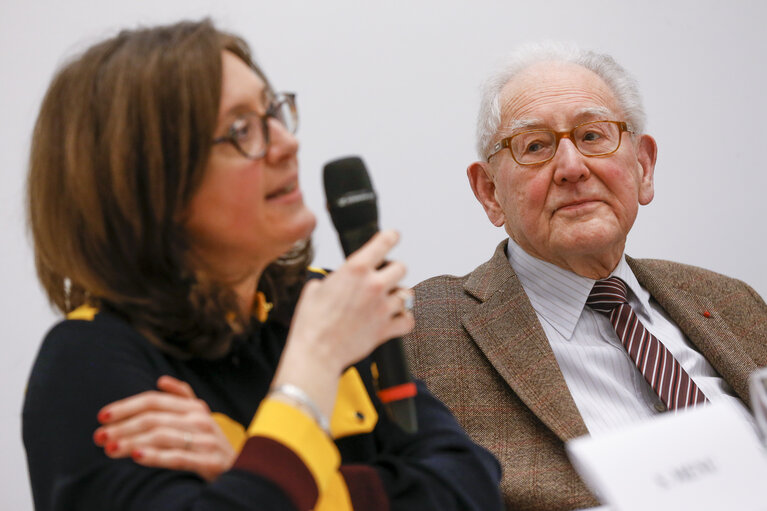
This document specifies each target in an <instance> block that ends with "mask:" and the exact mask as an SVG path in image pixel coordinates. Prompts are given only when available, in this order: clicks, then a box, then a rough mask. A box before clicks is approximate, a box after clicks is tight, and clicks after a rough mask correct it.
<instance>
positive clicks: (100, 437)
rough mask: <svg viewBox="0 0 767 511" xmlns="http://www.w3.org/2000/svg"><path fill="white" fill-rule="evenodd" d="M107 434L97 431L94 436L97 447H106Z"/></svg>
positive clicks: (101, 430)
mask: <svg viewBox="0 0 767 511" xmlns="http://www.w3.org/2000/svg"><path fill="white" fill-rule="evenodd" d="M107 436H108V435H107V432H106V431H104V430H103V429H100V430H97V431H96V432H95V433H94V434H93V441H94V442H95V443H96V445H104V442H106V441H107Z"/></svg>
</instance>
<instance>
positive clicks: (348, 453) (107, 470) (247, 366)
mask: <svg viewBox="0 0 767 511" xmlns="http://www.w3.org/2000/svg"><path fill="white" fill-rule="evenodd" d="M286 336H287V330H286V328H285V327H283V326H281V325H279V324H277V323H275V322H267V323H265V324H263V325H258V326H257V327H256V328H255V329H254V331H253V332H252V333H251V334H250V335H248V336H247V337H243V338H239V339H236V340H235V341H234V344H233V346H232V349H231V351H230V353H229V354H228V355H226V356H225V357H223V358H221V359H218V360H202V359H191V360H180V359H178V358H174V357H173V356H170V355H168V354H166V353H164V352H162V351H160V350H159V349H158V348H156V347H155V346H154V345H152V344H151V343H150V342H149V341H148V340H147V339H146V338H145V337H144V336H142V335H141V334H140V333H139V332H138V331H136V330H135V329H134V328H133V327H131V326H130V325H129V324H128V323H127V322H126V321H124V320H123V319H121V318H120V317H118V316H117V315H115V314H112V313H109V312H105V311H102V312H99V313H98V314H96V315H95V317H94V318H93V320H90V321H89V320H65V321H62V322H61V323H59V324H58V325H56V326H55V327H54V328H53V329H52V330H51V331H50V332H49V333H48V335H47V336H46V338H45V340H44V342H43V344H42V347H41V349H40V352H39V354H38V356H37V360H36V362H35V364H34V366H33V369H32V374H31V376H30V380H29V386H28V391H27V395H26V399H25V402H24V409H23V438H24V444H25V447H26V451H27V458H28V464H29V473H30V479H31V483H32V491H33V495H34V501H35V508H36V509H37V510H38V511H44V510H46V511H47V510H55V511H63V510H67V511H68V510H74V509H78V510H93V511H96V510H98V511H101V510H107V509H109V510H123V509H124V510H129V509H131V510H140V511H149V510H155V509H157V510H164V511H167V510H182V509H215V510H222V511H225V510H230V509H232V510H234V509H243V510H244V509H259V510H278V509H279V510H292V509H303V508H306V509H311V508H312V507H313V506H314V504H315V503H316V493H317V489H316V488H308V487H307V486H306V485H303V486H302V483H300V482H296V481H298V480H300V477H298V476H296V474H299V473H308V471H307V469H306V467H305V466H303V463H302V462H301V458H300V457H298V456H295V455H294V453H293V451H290V449H288V448H287V447H285V446H281V445H279V444H277V445H276V447H275V442H273V441H271V440H268V439H267V440H265V439H264V438H260V437H250V438H249V439H248V440H247V442H246V443H245V446H244V447H243V450H242V453H241V454H240V456H239V458H238V460H237V462H236V463H235V466H234V467H233V468H232V469H231V470H229V471H227V472H225V473H223V474H222V475H221V476H219V477H218V478H217V479H216V480H214V481H213V482H210V483H207V482H205V481H204V480H202V479H201V478H199V477H198V476H197V475H195V474H193V473H190V472H182V471H173V470H165V469H156V468H149V467H144V466H140V465H138V464H136V463H134V462H133V461H132V460H131V459H110V458H108V457H107V456H106V455H105V454H104V452H103V449H102V448H100V447H97V446H96V445H95V444H94V442H93V432H94V431H95V430H96V428H97V427H98V426H99V423H98V421H97V419H96V415H97V412H98V411H99V410H100V409H101V408H102V407H103V406H105V405H107V404H109V403H111V402H113V401H116V400H118V399H121V398H124V397H127V396H131V395H134V394H137V393H140V392H143V391H146V390H154V389H156V382H157V379H158V377H160V376H161V375H166V374H167V375H170V376H173V377H176V378H178V379H181V380H184V381H186V382H188V383H189V384H190V385H191V387H192V388H193V389H194V392H195V393H196V394H197V396H198V397H199V398H200V399H202V400H204V401H205V402H206V403H207V404H208V406H209V407H210V409H211V411H212V412H218V413H221V414H224V415H226V416H228V417H230V418H231V419H233V420H235V421H236V422H238V423H240V424H242V425H243V427H245V428H247V427H248V425H249V424H250V423H251V421H252V419H253V416H254V414H255V412H256V409H257V408H258V406H259V404H260V402H261V400H262V399H263V398H264V396H265V394H266V392H267V390H268V388H269V385H270V383H271V380H272V378H273V376H274V371H275V368H276V366H277V362H278V360H279V357H280V354H281V352H282V348H283V346H284V343H285V339H286ZM356 368H357V370H358V371H359V374H360V376H361V377H362V380H363V382H364V383H365V386H366V388H367V390H368V394H369V395H370V397H371V400H372V402H373V404H374V405H375V407H376V409H377V411H378V415H379V419H378V423H377V424H376V426H375V428H374V429H373V431H372V432H371V433H365V434H358V435H354V436H349V437H346V438H342V439H339V440H336V441H335V443H336V446H337V448H338V450H339V452H340V455H341V460H342V461H341V463H342V466H341V469H340V472H341V474H342V475H343V477H344V478H345V481H346V484H347V486H348V490H349V493H350V496H351V500H352V504H353V506H354V508H355V509H357V510H379V509H380V510H385V509H397V510H399V509H402V510H406V509H412V510H414V511H415V510H418V511H424V510H429V509H434V510H440V511H442V510H451V509H456V510H457V509H467V510H476V511H480V510H481V511H488V510H493V509H501V501H500V495H499V492H498V488H497V484H498V481H499V479H500V468H499V466H498V463H497V461H496V460H495V459H494V458H493V457H492V456H491V455H490V454H489V453H488V452H487V451H485V450H484V449H482V448H481V447H479V446H477V445H476V444H474V443H473V442H471V441H470V440H469V438H468V437H467V436H466V435H465V433H464V432H463V431H462V430H461V429H460V427H459V426H458V424H457V423H456V422H455V420H454V418H453V417H452V415H451V414H450V413H449V412H448V411H447V409H446V408H445V407H444V405H442V404H441V403H440V402H439V401H437V400H436V399H435V398H434V397H433V396H432V395H431V394H430V393H429V391H428V390H427V389H426V387H425V386H424V385H423V384H422V383H420V382H419V383H418V391H419V393H418V396H417V398H416V404H417V409H418V423H419V428H420V430H419V432H418V433H417V434H415V435H408V434H406V433H404V432H402V431H401V430H400V429H399V428H398V427H397V426H396V425H394V424H393V423H392V422H390V421H389V420H388V418H387V417H386V415H385V412H384V411H383V408H382V406H381V403H380V402H379V401H378V400H377V398H376V397H375V392H373V382H372V376H371V373H370V363H369V361H367V360H365V361H362V362H360V363H359V364H357V365H356ZM308 480H309V481H310V483H311V482H312V481H313V480H312V479H311V477H309V479H308ZM312 491H314V493H312ZM307 495H313V497H307ZM307 499H308V500H307Z"/></svg>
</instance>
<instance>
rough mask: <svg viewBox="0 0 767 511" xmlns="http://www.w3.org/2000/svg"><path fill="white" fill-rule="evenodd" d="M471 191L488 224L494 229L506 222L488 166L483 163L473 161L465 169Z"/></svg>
mask: <svg viewBox="0 0 767 511" xmlns="http://www.w3.org/2000/svg"><path fill="white" fill-rule="evenodd" d="M466 175H467V176H468V178H469V183H470V184H471V189H472V191H473V192H474V196H475V197H476V198H477V200H478V201H479V203H480V204H482V207H483V208H485V214H486V215H487V218H489V219H490V222H492V224H493V225H494V226H496V227H501V226H502V225H503V224H504V223H505V222H506V217H505V216H504V214H503V209H501V205H500V204H499V203H498V199H497V198H496V196H495V181H494V180H493V177H492V169H490V164H489V163H487V162H484V161H475V162H474V163H472V164H471V165H469V167H468V168H467V169H466Z"/></svg>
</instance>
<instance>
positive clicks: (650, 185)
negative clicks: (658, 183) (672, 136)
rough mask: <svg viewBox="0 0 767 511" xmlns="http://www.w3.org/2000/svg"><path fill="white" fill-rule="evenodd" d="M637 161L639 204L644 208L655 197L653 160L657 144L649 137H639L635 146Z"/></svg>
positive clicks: (655, 157) (656, 153)
mask: <svg viewBox="0 0 767 511" xmlns="http://www.w3.org/2000/svg"><path fill="white" fill-rule="evenodd" d="M636 154H637V161H638V162H639V166H640V167H641V175H640V176H639V204H641V205H642V206H646V205H647V204H649V203H650V201H651V200H652V199H653V197H654V196H655V184H654V178H655V160H656V159H657V158H658V144H656V143H655V139H654V138H652V137H651V136H650V135H642V136H641V137H639V140H638V141H637V146H636Z"/></svg>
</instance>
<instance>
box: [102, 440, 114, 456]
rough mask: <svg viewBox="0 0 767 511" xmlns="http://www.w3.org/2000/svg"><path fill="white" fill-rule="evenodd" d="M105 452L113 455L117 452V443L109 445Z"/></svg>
mask: <svg viewBox="0 0 767 511" xmlns="http://www.w3.org/2000/svg"><path fill="white" fill-rule="evenodd" d="M104 450H105V451H106V452H107V454H113V453H114V452H115V451H116V450H117V442H115V441H112V442H109V443H107V446H106V447H104Z"/></svg>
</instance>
